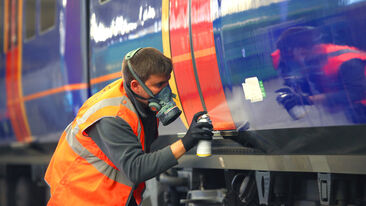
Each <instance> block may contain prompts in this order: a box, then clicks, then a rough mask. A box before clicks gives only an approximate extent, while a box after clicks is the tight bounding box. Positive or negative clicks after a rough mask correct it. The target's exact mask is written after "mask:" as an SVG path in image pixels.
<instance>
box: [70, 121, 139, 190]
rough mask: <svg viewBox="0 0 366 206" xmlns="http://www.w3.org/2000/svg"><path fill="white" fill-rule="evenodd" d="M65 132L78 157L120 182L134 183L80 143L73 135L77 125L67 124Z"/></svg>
mask: <svg viewBox="0 0 366 206" xmlns="http://www.w3.org/2000/svg"><path fill="white" fill-rule="evenodd" d="M65 132H66V141H67V142H68V143H69V145H70V147H71V148H72V149H73V150H74V152H75V153H76V154H78V155H79V156H80V157H82V158H84V159H85V160H86V161H88V162H89V164H91V165H93V166H94V167H95V168H96V169H97V170H98V171H99V172H100V173H102V174H104V175H105V176H107V177H108V178H110V179H112V180H114V181H116V182H119V183H121V184H124V185H127V186H130V187H133V186H134V184H133V183H132V182H131V181H130V179H129V178H128V177H127V176H126V174H125V173H124V172H123V171H119V170H116V169H115V168H114V167H112V166H110V165H109V164H107V163H106V162H105V161H103V160H101V159H99V158H98V157H96V156H94V155H93V154H92V153H90V152H89V151H88V150H87V149H86V148H85V147H83V146H82V145H81V144H80V142H79V141H78V140H77V139H76V137H75V136H76V135H77V133H78V132H79V128H78V126H75V127H74V128H72V127H71V124H69V126H67V128H66V130H65Z"/></svg>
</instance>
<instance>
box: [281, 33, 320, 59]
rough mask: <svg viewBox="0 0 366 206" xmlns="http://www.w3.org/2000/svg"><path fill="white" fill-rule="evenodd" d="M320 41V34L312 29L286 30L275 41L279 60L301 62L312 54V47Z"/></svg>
mask: <svg viewBox="0 0 366 206" xmlns="http://www.w3.org/2000/svg"><path fill="white" fill-rule="evenodd" d="M320 40H321V34H320V33H319V31H318V30H317V29H315V28H314V27H306V26H301V27H292V28H289V29H287V30H286V31H284V32H283V33H282V34H281V35H280V37H279V39H278V41H277V48H278V49H279V51H280V53H281V60H282V61H289V60H294V61H297V62H303V61H304V60H305V59H306V57H307V56H309V55H311V54H312V52H313V48H314V46H315V45H317V44H319V43H320Z"/></svg>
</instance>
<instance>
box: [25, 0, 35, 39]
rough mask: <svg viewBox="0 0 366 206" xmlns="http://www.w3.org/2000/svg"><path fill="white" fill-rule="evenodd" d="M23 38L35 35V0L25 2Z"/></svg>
mask: <svg viewBox="0 0 366 206" xmlns="http://www.w3.org/2000/svg"><path fill="white" fill-rule="evenodd" d="M25 7H26V8H25V39H26V40H29V39H31V38H32V37H34V36H35V35H36V30H35V28H36V0H27V1H26V4H25Z"/></svg>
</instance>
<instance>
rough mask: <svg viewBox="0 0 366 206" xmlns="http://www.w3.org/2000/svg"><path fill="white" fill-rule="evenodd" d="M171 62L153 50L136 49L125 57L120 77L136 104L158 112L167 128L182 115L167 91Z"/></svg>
mask: <svg viewBox="0 0 366 206" xmlns="http://www.w3.org/2000/svg"><path fill="white" fill-rule="evenodd" d="M171 71H172V62H171V60H170V59H169V58H168V57H166V56H164V54H162V53H161V52H160V51H159V50H157V49H154V48H138V49H135V50H133V51H131V52H129V53H127V54H126V56H125V58H124V60H123V63H122V74H123V79H124V81H125V83H126V85H127V86H128V87H129V88H130V89H131V91H132V92H133V94H134V95H135V97H136V98H137V100H138V101H140V102H142V103H144V104H146V105H148V106H149V107H150V108H151V110H153V111H156V112H157V117H158V118H159V119H160V121H161V122H162V123H163V125H167V124H169V123H171V122H172V121H174V120H175V119H176V118H178V117H179V115H180V113H181V111H180V110H179V109H178V108H177V106H176V105H175V103H174V101H173V100H172V98H173V97H174V95H173V94H172V92H171V90H170V87H169V79H170V73H171Z"/></svg>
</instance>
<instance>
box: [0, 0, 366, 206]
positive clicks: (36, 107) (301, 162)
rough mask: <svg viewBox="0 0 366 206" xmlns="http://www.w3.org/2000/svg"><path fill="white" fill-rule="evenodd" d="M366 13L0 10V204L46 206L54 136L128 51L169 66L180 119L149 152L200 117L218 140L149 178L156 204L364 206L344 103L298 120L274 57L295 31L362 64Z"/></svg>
mask: <svg viewBox="0 0 366 206" xmlns="http://www.w3.org/2000/svg"><path fill="white" fill-rule="evenodd" d="M365 9H366V1H364V0H306V1H302V0H230V1H229V0H227V1H225V0H206V1H204V0H140V1H135V0H123V1H119V0H90V1H89V0H88V1H77V0H76V1H75V0H73V1H71V0H0V205H45V204H46V201H47V186H46V185H45V183H44V181H43V175H44V171H45V169H46V167H47V164H48V161H49V159H50V157H51V155H52V152H53V150H54V148H55V146H56V144H57V140H58V138H59V136H60V134H61V133H62V131H63V129H64V128H65V127H66V126H67V124H68V123H69V122H70V121H72V120H73V118H74V116H75V115H76V113H77V111H78V109H79V108H80V106H81V105H82V103H83V102H84V101H85V100H86V99H87V98H88V97H89V96H91V95H92V94H94V93H96V92H97V91H99V90H100V89H102V88H103V87H104V86H105V85H107V84H108V83H110V82H112V81H114V80H115V79H117V78H120V76H121V71H120V70H121V62H122V60H123V57H124V55H125V54H126V53H127V52H129V51H131V50H133V49H135V48H137V47H154V48H157V49H159V50H160V51H162V52H164V54H165V55H166V56H168V57H171V58H172V61H173V65H174V70H173V75H172V78H171V81H170V86H171V88H172V90H173V92H174V93H176V94H177V99H176V100H177V105H178V106H179V107H180V108H181V110H182V111H183V113H182V115H181V117H180V118H179V119H178V120H176V121H175V122H174V123H173V124H171V125H169V126H166V127H164V126H162V125H161V126H160V128H159V134H160V138H158V140H157V141H156V142H155V145H154V148H155V149H158V148H159V147H163V146H165V145H167V144H169V143H170V142H172V141H174V140H175V139H176V138H179V137H180V136H181V134H182V133H184V132H185V131H186V128H187V126H188V124H189V123H190V121H191V119H192V117H193V114H194V113H195V112H197V111H201V110H207V111H208V113H209V115H210V117H211V119H212V122H213V125H214V129H215V130H216V131H217V132H215V136H214V140H213V145H212V146H213V148H212V149H213V155H212V156H211V157H208V158H198V157H196V156H195V153H194V151H191V152H190V153H188V154H186V155H185V156H183V158H181V159H180V160H179V163H180V164H179V165H178V166H177V167H176V168H174V169H172V170H169V171H167V172H166V173H164V174H162V175H160V177H158V180H159V181H158V183H157V184H158V185H159V195H157V196H158V197H153V196H150V197H148V198H147V199H151V200H152V199H154V198H155V199H157V200H155V203H153V204H156V202H158V205H195V206H196V205H197V206H198V205H230V206H231V205H260V204H261V205H320V204H321V205H366V176H365V174H366V126H365V122H362V121H361V122H357V121H352V118H350V117H349V115H347V112H346V110H347V109H349V108H350V107H352V105H353V103H352V102H348V103H346V104H347V106H344V105H336V106H334V107H333V106H331V107H329V105H328V106H327V105H324V104H315V103H314V104H303V105H297V106H300V107H301V110H302V111H303V113H302V115H301V117H299V118H293V117H291V115H290V114H289V112H288V111H287V110H286V108H284V107H283V106H282V105H281V104H279V101H278V95H279V93H278V92H276V91H277V90H278V89H281V88H284V87H285V85H284V79H283V76H281V74H280V72H279V70H278V69H276V68H275V67H274V65H273V63H274V62H273V60H274V59H272V56H271V54H273V52H275V51H276V49H277V47H276V42H277V41H278V39H279V38H280V36H281V34H282V33H283V32H284V31H286V30H288V29H289V28H294V27H312V28H314V29H316V31H317V32H318V33H319V34H320V35H319V39H317V40H319V42H321V43H322V44H332V45H343V46H348V47H349V48H357V53H359V54H363V51H366V35H365V34H366V13H365V12H364V11H365ZM299 41H300V39H299ZM347 51H348V50H347ZM337 55H340V54H337ZM365 74H366V73H365ZM311 75H312V73H309V74H307V75H305V76H311ZM290 77H295V76H290ZM303 80H304V79H303ZM304 81H305V82H306V83H307V85H310V87H311V80H309V79H306V78H305V80H304ZM339 81H340V80H338V79H335V80H334V84H337V85H342V83H341V82H339ZM356 89H357V91H359V90H358V89H359V88H356ZM340 90H341V89H340ZM340 90H339V91H340ZM360 91H361V94H363V93H362V91H363V90H362V89H361V90H360ZM335 92H338V90H337V91H335ZM343 92H344V91H343ZM347 92H348V91H346V92H345V93H346V95H347V94H348V93H347ZM312 93H315V92H314V91H313V92H312ZM319 93H320V94H325V95H328V93H325V92H324V91H323V92H322V91H320V92H319V91H318V94H319ZM365 97H366V96H365ZM365 99H366V98H365ZM350 105H351V106H350ZM356 115H358V116H359V117H361V118H363V117H366V116H363V115H364V114H362V113H358V114H356ZM365 115H366V114H365ZM146 202H147V201H146ZM145 204H146V205H148V203H145Z"/></svg>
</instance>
